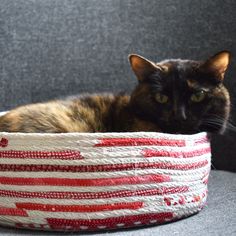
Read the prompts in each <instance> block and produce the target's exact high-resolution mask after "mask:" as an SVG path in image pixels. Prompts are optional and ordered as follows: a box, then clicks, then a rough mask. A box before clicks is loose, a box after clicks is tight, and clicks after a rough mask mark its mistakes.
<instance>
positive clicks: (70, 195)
mask: <svg viewBox="0 0 236 236" xmlns="http://www.w3.org/2000/svg"><path fill="white" fill-rule="evenodd" d="M188 190H189V188H188V186H181V187H161V188H155V189H144V190H136V191H130V190H120V191H112V192H95V193H94V192H83V193H80V192H56V191H54V192H26V191H24V192H23V191H9V190H0V196H1V197H19V198H46V199H94V198H96V199H101V198H120V197H132V196H151V195H165V194H174V193H184V192H187V191H188Z"/></svg>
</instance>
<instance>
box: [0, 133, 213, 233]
mask: <svg viewBox="0 0 236 236" xmlns="http://www.w3.org/2000/svg"><path fill="white" fill-rule="evenodd" d="M210 165H211V150H210V143H209V140H208V138H207V134H206V133H198V134H194V135H173V134H163V133H154V132H150V133H149V132H135V133H65V134H24V133H0V225H5V226H11V227H18V228H28V229H40V230H55V231H97V230H110V229H119V228H128V227H135V226H143V225H153V224H161V223H165V222H169V221H175V220H178V219H181V218H183V217H187V216H189V215H192V214H194V213H196V212H198V211H200V210H201V209H202V207H203V206H204V205H205V202H206V197H207V180H208V176H209V171H210Z"/></svg>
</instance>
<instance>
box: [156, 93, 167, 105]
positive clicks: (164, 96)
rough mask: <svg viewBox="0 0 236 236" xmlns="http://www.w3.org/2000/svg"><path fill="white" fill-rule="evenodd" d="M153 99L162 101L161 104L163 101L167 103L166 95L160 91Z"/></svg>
mask: <svg viewBox="0 0 236 236" xmlns="http://www.w3.org/2000/svg"><path fill="white" fill-rule="evenodd" d="M155 99H156V101H157V102H159V103H162V104H163V103H167V102H168V101H169V98H168V96H166V95H164V94H162V93H157V94H156V95H155Z"/></svg>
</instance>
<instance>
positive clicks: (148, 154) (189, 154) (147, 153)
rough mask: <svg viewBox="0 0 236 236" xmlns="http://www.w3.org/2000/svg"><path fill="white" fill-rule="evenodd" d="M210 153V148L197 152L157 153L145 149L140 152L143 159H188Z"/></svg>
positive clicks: (156, 151)
mask: <svg viewBox="0 0 236 236" xmlns="http://www.w3.org/2000/svg"><path fill="white" fill-rule="evenodd" d="M210 152H211V148H210V147H207V148H202V149H199V150H194V151H189V152H172V151H164V150H161V151H158V150H150V149H146V150H143V151H142V154H143V156H144V157H177V158H188V157H195V156H201V155H204V154H208V153H210Z"/></svg>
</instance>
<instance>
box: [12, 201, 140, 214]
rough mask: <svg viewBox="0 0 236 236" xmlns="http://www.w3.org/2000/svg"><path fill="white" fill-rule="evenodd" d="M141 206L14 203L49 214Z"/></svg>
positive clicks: (137, 204) (125, 204) (127, 204)
mask: <svg viewBox="0 0 236 236" xmlns="http://www.w3.org/2000/svg"><path fill="white" fill-rule="evenodd" d="M142 206H143V202H121V203H113V204H103V205H52V204H40V203H29V202H25V203H16V207H17V208H20V209H24V210H32V211H51V212H97V211H114V210H122V209H129V210H137V209H139V208H141V207H142Z"/></svg>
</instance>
